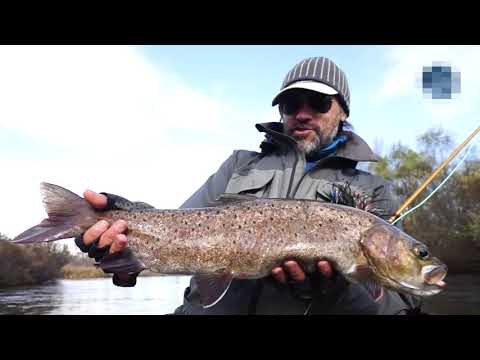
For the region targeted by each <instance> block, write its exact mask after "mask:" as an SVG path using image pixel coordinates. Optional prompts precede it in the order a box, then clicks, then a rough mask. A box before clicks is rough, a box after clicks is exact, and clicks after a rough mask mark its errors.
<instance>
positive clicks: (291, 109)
mask: <svg viewBox="0 0 480 360" xmlns="http://www.w3.org/2000/svg"><path fill="white" fill-rule="evenodd" d="M332 101H333V96H331V95H325V94H320V93H309V94H298V93H296V94H295V93H290V94H285V95H284V96H282V97H281V98H280V99H279V110H280V112H281V113H283V114H285V115H293V114H295V113H296V112H297V111H299V110H300V109H301V107H302V106H303V104H307V105H308V106H309V107H310V108H311V109H312V110H313V111H315V112H317V113H322V114H323V113H327V112H328V111H329V110H330V108H331V107H332Z"/></svg>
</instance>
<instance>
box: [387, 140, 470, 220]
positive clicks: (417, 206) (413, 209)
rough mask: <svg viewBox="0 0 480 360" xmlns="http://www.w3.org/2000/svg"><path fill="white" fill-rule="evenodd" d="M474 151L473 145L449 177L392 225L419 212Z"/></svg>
mask: <svg viewBox="0 0 480 360" xmlns="http://www.w3.org/2000/svg"><path fill="white" fill-rule="evenodd" d="M472 149H473V143H472V144H470V145H469V146H468V148H467V150H466V151H465V154H464V155H463V157H462V159H460V161H459V162H458V164H457V165H456V166H455V168H453V170H452V171H451V172H450V174H448V175H447V177H446V178H445V179H444V180H443V181H442V182H441V183H440V184H439V185H438V186H437V187H436V188H435V189H434V190H433V191H432V192H431V193H430V194H429V195H428V196H427V197H426V198H425V199H423V201H422V202H421V203H420V204H418V205H416V206H415V207H413V208H412V209H410V210H408V211H407V212H406V213H405V214H403V215H402V216H400V217H399V218H398V219H397V220H395V221H394V222H392V225H394V224H395V223H396V222H397V221H399V220H401V219H403V218H404V217H405V216H407V215H408V214H410V213H412V212H413V211H415V210H417V209H418V208H419V207H420V206H422V205H423V204H425V203H426V202H427V201H428V199H430V198H431V197H432V196H433V195H434V194H435V193H436V192H437V191H438V190H440V188H441V187H442V186H443V185H444V184H445V183H446V182H447V181H448V179H450V177H451V176H452V175H453V174H454V173H455V171H457V169H458V168H459V167H460V165H462V164H463V162H464V161H465V160H466V159H467V157H468V155H469V154H470V151H471V150H472Z"/></svg>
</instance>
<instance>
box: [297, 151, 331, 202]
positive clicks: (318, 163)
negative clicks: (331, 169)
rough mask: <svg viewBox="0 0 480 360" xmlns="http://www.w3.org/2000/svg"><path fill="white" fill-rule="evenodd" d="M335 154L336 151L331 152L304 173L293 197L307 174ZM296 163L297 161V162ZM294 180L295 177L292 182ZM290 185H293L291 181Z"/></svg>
mask: <svg viewBox="0 0 480 360" xmlns="http://www.w3.org/2000/svg"><path fill="white" fill-rule="evenodd" d="M333 155H335V154H334V153H333V154H330V155H328V156H325V157H324V158H323V159H320V160H318V162H317V163H316V164H315V166H314V167H313V168H311V169H310V170H309V171H306V172H305V174H303V176H302V177H301V178H300V181H299V182H298V184H297V186H296V187H295V191H294V192H293V197H292V198H293V199H294V198H295V195H297V192H298V189H299V188H300V185H301V184H302V181H303V179H305V176H307V174H308V173H309V172H311V171H312V170H314V169H317V168H318V167H319V165H321V164H322V163H324V162H325V161H326V160H327V159H329V158H331V157H333ZM297 160H298V155H297ZM295 165H296V163H295ZM295 168H296V166H295ZM292 181H293V177H292V178H291V179H290V182H292ZM290 185H291V183H290ZM289 193H290V188H289Z"/></svg>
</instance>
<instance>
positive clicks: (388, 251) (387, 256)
mask: <svg viewBox="0 0 480 360" xmlns="http://www.w3.org/2000/svg"><path fill="white" fill-rule="evenodd" d="M360 244H361V247H362V251H363V255H364V256H365V257H366V259H367V262H368V265H369V267H370V269H371V271H372V272H373V274H374V276H375V277H376V279H377V280H379V282H380V283H382V284H383V285H385V286H386V287H390V288H393V289H395V290H398V291H402V292H406V293H410V294H413V295H418V296H429V295H434V294H437V293H439V292H441V291H442V290H443V289H444V287H445V286H446V284H445V282H444V281H443V279H444V278H445V276H446V275H447V266H446V265H445V264H443V263H442V262H441V261H440V260H438V259H437V258H435V257H433V256H432V255H431V254H430V251H429V249H428V248H427V246H426V245H424V244H422V243H421V242H419V241H417V240H415V239H414V238H413V237H411V236H409V235H408V234H405V233H404V232H402V231H401V230H399V229H398V228H396V227H394V226H392V225H389V224H378V225H374V226H373V227H371V228H370V229H368V230H367V231H365V232H364V233H363V234H362V238H361V240H360Z"/></svg>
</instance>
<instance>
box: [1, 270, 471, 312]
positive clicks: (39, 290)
mask: <svg viewBox="0 0 480 360" xmlns="http://www.w3.org/2000/svg"><path fill="white" fill-rule="evenodd" d="M446 281H447V283H448V288H447V290H445V291H444V292H443V293H441V294H438V295H435V296H432V297H430V298H428V299H427V300H426V302H425V305H424V310H426V311H427V312H429V313H435V314H445V315H450V314H451V315H473V314H475V315H480V274H474V275H468V274H453V275H449V276H448V277H447V279H446ZM188 282H189V277H186V276H184V277H173V276H154V277H140V278H138V282H137V285H136V286H135V287H134V288H120V287H117V286H114V285H113V284H112V282H111V279H110V278H99V279H85V280H58V281H55V282H52V283H49V284H46V285H39V286H34V287H18V288H10V289H1V290H0V314H47V315H59V314H62V315H83V314H88V315H117V314H118V315H122V314H126V315H127V314H128V315H161V314H169V313H171V312H172V311H173V310H174V309H175V308H176V307H177V306H178V305H180V304H181V302H182V298H183V291H184V289H185V287H186V286H187V285H188Z"/></svg>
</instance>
